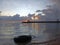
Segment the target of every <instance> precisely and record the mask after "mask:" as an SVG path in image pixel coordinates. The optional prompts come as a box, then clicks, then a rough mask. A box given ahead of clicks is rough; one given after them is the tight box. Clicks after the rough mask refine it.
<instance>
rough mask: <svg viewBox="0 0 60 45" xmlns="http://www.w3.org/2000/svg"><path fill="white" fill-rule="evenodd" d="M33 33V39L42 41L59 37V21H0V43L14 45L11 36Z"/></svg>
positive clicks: (1, 44)
mask: <svg viewBox="0 0 60 45" xmlns="http://www.w3.org/2000/svg"><path fill="white" fill-rule="evenodd" d="M20 35H34V36H35V37H34V38H33V41H40V42H44V41H47V40H50V39H54V38H58V37H60V23H58V24H57V23H28V24H27V23H26V24H25V23H11V24H10V23H8V24H7V23H0V45H15V43H14V41H13V38H14V37H17V36H20Z"/></svg>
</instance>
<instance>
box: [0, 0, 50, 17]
mask: <svg viewBox="0 0 60 45" xmlns="http://www.w3.org/2000/svg"><path fill="white" fill-rule="evenodd" d="M49 4H50V2H49V1H48V0H0V11H2V13H1V16H13V15H15V14H20V16H27V15H28V14H29V13H30V14H33V13H35V11H36V10H43V9H45V8H46V6H47V5H49Z"/></svg>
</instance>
